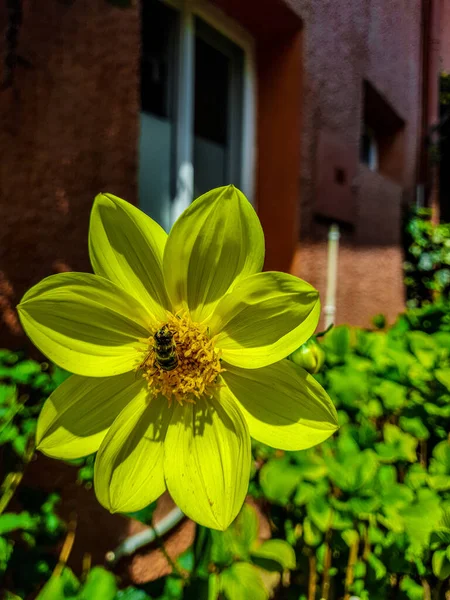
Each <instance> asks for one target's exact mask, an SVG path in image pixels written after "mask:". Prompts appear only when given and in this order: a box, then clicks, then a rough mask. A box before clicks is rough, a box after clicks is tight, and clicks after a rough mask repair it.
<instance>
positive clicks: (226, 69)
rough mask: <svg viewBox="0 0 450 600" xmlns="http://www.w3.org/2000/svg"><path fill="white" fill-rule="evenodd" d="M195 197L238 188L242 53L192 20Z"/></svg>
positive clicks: (212, 30) (219, 35)
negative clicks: (223, 187) (217, 189)
mask: <svg viewBox="0 0 450 600" xmlns="http://www.w3.org/2000/svg"><path fill="white" fill-rule="evenodd" d="M195 32H196V34H195V81H194V90H195V97H194V147H193V151H194V196H199V195H200V194H203V193H204V192H206V191H208V190H210V189H211V188H213V187H217V186H220V185H226V184H228V183H234V184H235V185H237V186H239V185H240V157H241V139H242V98H243V93H242V89H243V82H242V79H243V51H242V50H241V49H240V48H239V47H238V46H237V45H236V44H234V43H233V42H231V41H230V40H228V39H227V38H225V37H224V36H222V35H221V34H220V33H218V32H217V31H216V30H214V29H213V28H212V27H210V26H209V25H207V24H206V23H205V22H204V21H202V20H201V19H196V20H195Z"/></svg>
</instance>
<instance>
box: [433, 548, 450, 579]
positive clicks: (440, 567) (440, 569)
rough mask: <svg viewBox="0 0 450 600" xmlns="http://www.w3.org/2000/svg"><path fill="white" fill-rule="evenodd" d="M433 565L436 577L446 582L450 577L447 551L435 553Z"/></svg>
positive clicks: (449, 562) (449, 560) (449, 561)
mask: <svg viewBox="0 0 450 600" xmlns="http://www.w3.org/2000/svg"><path fill="white" fill-rule="evenodd" d="M431 564H432V567H433V573H434V574H435V575H436V577H438V579H442V580H444V579H447V578H448V577H450V559H449V558H448V556H447V552H446V551H445V550H436V551H435V552H434V553H433V558H432V560H431Z"/></svg>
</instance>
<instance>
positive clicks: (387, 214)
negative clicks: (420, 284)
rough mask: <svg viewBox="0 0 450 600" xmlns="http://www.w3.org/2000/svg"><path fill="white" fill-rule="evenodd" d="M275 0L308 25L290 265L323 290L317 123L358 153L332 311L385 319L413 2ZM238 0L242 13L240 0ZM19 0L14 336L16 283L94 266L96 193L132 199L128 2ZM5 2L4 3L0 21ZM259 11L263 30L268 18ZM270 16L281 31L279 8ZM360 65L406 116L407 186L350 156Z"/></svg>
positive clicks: (7, 157) (6, 144)
mask: <svg viewBox="0 0 450 600" xmlns="http://www.w3.org/2000/svg"><path fill="white" fill-rule="evenodd" d="M271 2H273V4H274V5H275V4H278V5H281V4H282V3H283V2H284V4H285V5H289V6H290V8H291V9H292V10H293V11H295V12H296V14H297V15H298V16H299V17H300V18H301V19H302V21H303V24H304V27H303V32H302V39H303V45H304V48H303V56H304V61H303V71H304V72H303V74H301V73H299V77H300V76H303V98H302V101H301V106H299V111H303V116H302V123H303V125H302V129H301V135H302V156H301V160H300V161H299V162H300V164H299V166H298V171H299V174H298V175H299V177H300V180H301V193H300V207H299V211H298V213H299V219H300V232H301V233H300V246H299V250H298V252H297V255H296V256H295V257H294V260H293V269H294V272H295V273H297V274H299V275H300V276H302V277H304V278H305V279H307V280H310V281H311V282H313V283H316V284H317V285H318V287H319V290H320V292H321V294H322V297H323V298H324V297H325V275H326V272H325V265H326V244H325V238H326V232H327V230H326V227H324V226H323V220H322V222H321V223H319V222H318V221H317V218H316V217H317V205H316V200H317V190H318V184H319V177H321V175H320V173H321V171H320V168H319V166H320V165H319V164H318V142H319V135H320V134H321V133H323V132H325V133H326V134H327V135H328V134H330V135H331V136H334V138H335V139H337V140H338V141H339V144H342V147H344V148H345V149H346V150H345V153H346V155H347V156H348V157H350V158H348V160H349V161H353V164H354V168H353V170H352V181H351V194H352V199H353V201H354V202H353V204H352V211H354V213H355V214H354V220H353V232H351V231H350V232H346V235H345V239H344V242H345V243H344V246H345V249H346V250H345V254H344V252H343V253H342V256H341V266H340V269H341V270H342V273H341V275H342V276H341V278H340V280H339V291H338V298H339V300H338V311H337V321H338V322H345V321H350V322H352V323H355V324H367V323H368V322H369V318H370V316H371V315H372V314H374V313H375V312H378V311H379V310H382V309H383V310H386V312H387V313H388V316H389V317H390V318H391V319H393V318H394V317H395V315H396V313H397V312H398V311H399V310H401V309H402V307H403V290H402V285H401V279H402V274H401V268H400V266H401V259H402V256H401V249H400V206H401V202H402V199H408V198H411V197H412V195H413V192H414V173H415V168H416V155H417V141H418V123H419V110H420V97H419V69H420V3H419V2H415V3H411V2H410V1H409V0H370V1H367V2H366V1H365V2H362V1H361V2H359V1H358V2H355V1H353V0H321V1H320V2H317V1H313V0H265V2H263V3H262V4H260V5H259V6H260V7H261V11H262V13H264V14H265V11H266V8H267V6H269V5H270V6H272V5H271V4H270V3H271ZM135 4H137V3H135ZM216 4H222V5H224V4H226V5H228V4H229V5H230V6H232V5H233V2H231V0H229V1H228V2H227V3H225V2H220V3H219V2H217V1H216ZM234 4H236V6H237V7H238V8H236V11H235V12H237V13H239V11H241V12H242V10H243V9H242V8H239V7H241V6H242V4H241V3H240V2H234ZM25 5H26V11H25V20H24V25H23V27H22V31H21V36H20V44H19V53H20V54H21V55H22V56H23V57H24V58H26V59H27V60H28V61H29V62H30V64H31V68H30V69H25V68H23V67H19V68H18V69H17V73H16V81H15V85H14V88H13V89H12V90H8V91H6V92H2V93H1V94H0V147H1V148H2V161H1V166H0V186H1V187H0V305H1V306H0V308H1V309H2V319H3V321H2V323H1V327H2V331H1V333H0V336H1V339H2V344H5V345H12V346H14V345H18V344H19V345H20V344H22V343H23V338H22V337H20V336H19V335H16V334H18V333H19V329H18V326H17V323H16V322H15V316H14V311H13V310H12V307H13V306H14V305H15V304H16V303H17V302H18V301H19V300H20V297H21V295H22V294H23V292H24V291H25V289H27V288H28V287H29V286H30V285H32V284H33V283H35V282H37V281H38V280H40V279H41V278H42V277H44V276H46V275H49V274H51V273H54V272H58V271H60V270H64V269H72V270H86V269H89V264H88V259H87V248H86V235H87V228H88V217H89V210H90V207H91V204H92V200H93V198H94V196H95V194H96V193H98V192H99V191H102V190H103V191H104V190H106V189H108V190H110V191H112V192H113V193H115V194H117V195H119V196H123V197H125V198H127V199H129V200H131V201H135V200H136V168H137V155H136V148H137V136H138V87H139V81H138V67H139V65H138V54H139V42H138V40H139V22H138V9H137V6H135V7H133V8H128V9H126V10H121V9H119V8H115V7H113V6H111V5H110V4H109V3H108V2H107V1H106V0H77V1H76V2H73V3H68V2H61V1H58V0H49V1H48V2H45V3H37V2H33V1H32V0H28V1H27V2H26V3H25ZM245 6H247V7H248V5H245ZM264 7H266V8H264ZM263 8H264V10H263ZM4 10H5V9H4V4H1V6H0V29H1V30H3V27H2V24H4V22H5V14H4ZM267 10H268V9H267ZM2 11H3V13H2ZM244 12H245V11H244ZM266 16H267V15H266ZM263 17H264V15H263V14H262V16H261V18H260V21H261V23H263V24H265V27H266V29H267V27H269V26H270V25H269V24H271V23H272V20H271V19H268V18H263ZM251 21H252V19H250V18H249V22H251ZM244 24H245V23H244ZM277 27H278V29H280V31H282V30H283V27H285V28H286V31H287V30H288V24H284V21H282V20H281V21H280V23H279V24H278V25H277ZM260 29H264V28H262V27H261V28H260ZM266 33H267V32H266ZM267 36H268V33H267V35H266V37H267ZM1 39H2V42H1V43H3V39H4V36H2V38H1ZM264 39H265V38H264V36H261V40H260V42H259V43H260V44H262V43H264ZM0 51H1V52H3V48H2V47H0ZM364 78H366V79H368V80H369V81H370V82H371V83H372V85H373V86H374V87H375V88H376V89H377V90H378V91H379V92H380V93H381V94H383V95H384V96H385V98H386V100H387V101H388V102H389V103H390V105H391V106H392V108H393V109H394V110H395V111H396V113H397V114H398V115H399V116H400V117H401V118H403V119H404V121H405V124H406V125H405V132H404V144H403V148H404V154H403V165H404V169H403V185H399V184H398V182H397V183H396V184H393V182H392V181H390V180H389V179H387V178H386V177H383V176H381V175H379V174H376V173H372V172H370V171H368V170H367V169H366V168H365V167H363V166H361V165H359V160H358V155H359V137H360V124H361V116H362V82H363V79H364ZM293 135H297V132H296V131H293ZM299 135H300V134H299ZM339 144H338V145H337V146H336V147H339ZM4 148H6V149H7V151H6V152H5V151H3V149H4ZM258 151H259V153H260V155H261V154H262V153H263V152H264V151H265V149H264V148H263V147H259V148H258ZM336 158H339V152H337V156H336ZM332 162H333V161H332V159H330V167H332ZM325 166H326V165H325ZM350 170H351V169H350ZM322 193H323V191H322ZM325 193H326V190H325ZM329 195H330V197H332V198H333V189H330V194H329ZM279 201H280V202H282V198H280V199H279ZM344 246H343V247H344ZM344 256H348V261H347V262H346V261H345V260H344ZM386 257H388V258H386ZM276 266H277V265H274V264H271V267H273V268H276ZM319 271H320V272H319ZM380 273H382V277H383V287H384V289H385V290H387V291H386V293H385V294H386V295H384V296H383V295H382V294H381V292H380V294H381V295H378V296H377V295H374V294H372V293H368V292H367V290H370V289H373V288H374V287H378V286H379V277H380ZM356 283H357V284H358V285H356ZM357 289H358V290H360V291H359V292H357V291H356V290H357Z"/></svg>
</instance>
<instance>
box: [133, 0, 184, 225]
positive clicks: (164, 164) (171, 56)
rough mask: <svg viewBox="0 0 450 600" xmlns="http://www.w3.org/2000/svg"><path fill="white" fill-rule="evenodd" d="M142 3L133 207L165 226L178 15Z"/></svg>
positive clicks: (151, 0)
mask: <svg viewBox="0 0 450 600" xmlns="http://www.w3.org/2000/svg"><path fill="white" fill-rule="evenodd" d="M141 7H142V19H141V24H142V25H141V27H142V56H141V125H140V139H139V205H140V208H141V209H142V210H143V211H145V212H146V213H147V214H149V215H150V216H151V217H152V218H153V219H155V220H156V221H158V222H159V223H160V224H161V225H162V226H163V227H164V228H165V229H167V230H168V229H169V227H170V209H171V198H172V195H173V187H172V182H173V176H172V173H173V137H174V118H173V117H174V84H175V81H174V76H175V50H176V37H177V30H178V13H177V12H176V11H175V10H173V9H172V8H170V7H169V6H167V5H166V4H163V2H161V1H160V0H145V1H144V2H142V3H141Z"/></svg>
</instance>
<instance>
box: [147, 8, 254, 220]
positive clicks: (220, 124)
mask: <svg viewBox="0 0 450 600" xmlns="http://www.w3.org/2000/svg"><path fill="white" fill-rule="evenodd" d="M141 6H142V57H141V128H140V141H139V154H140V161H139V203H140V207H141V208H142V209H143V210H144V211H145V212H147V213H148V214H150V215H151V216H152V217H153V218H154V219H156V220H157V221H158V222H160V223H161V224H162V225H163V226H164V227H165V229H167V230H168V229H169V228H170V226H171V224H172V223H173V221H174V220H175V219H176V218H177V217H178V215H179V214H180V213H181V212H182V211H183V210H184V209H185V208H186V207H187V206H188V205H189V203H190V202H191V201H192V199H193V198H195V197H197V196H199V195H200V194H202V193H204V192H206V191H208V190H209V189H211V188H213V187H217V186H219V185H226V184H228V183H234V184H235V185H237V186H239V187H241V188H242V189H243V191H244V192H245V193H246V194H247V195H248V196H249V198H250V199H251V198H252V192H253V185H252V180H253V154H254V122H253V121H254V109H253V105H254V102H253V95H254V89H253V88H254V85H253V44H252V40H251V38H250V37H249V36H248V34H247V33H246V32H245V31H243V30H241V29H240V28H239V26H237V25H236V24H234V23H230V22H229V20H228V19H226V17H225V16H224V15H220V19H219V18H217V17H216V15H214V14H213V13H210V11H208V12H205V10H204V7H203V8H200V7H198V8H196V4H195V2H194V3H193V2H192V1H190V2H189V3H188V2H184V1H181V0H180V2H173V3H172V2H171V3H170V4H169V3H165V2H163V1H162V0H145V2H142V3H141Z"/></svg>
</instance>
